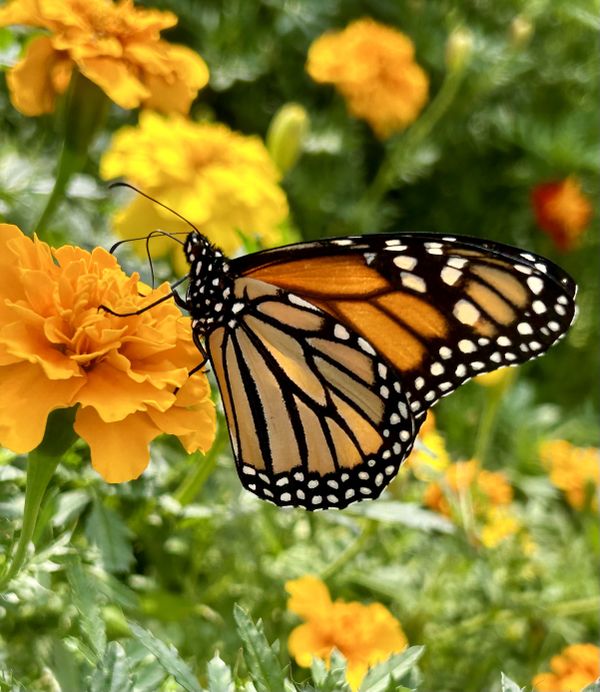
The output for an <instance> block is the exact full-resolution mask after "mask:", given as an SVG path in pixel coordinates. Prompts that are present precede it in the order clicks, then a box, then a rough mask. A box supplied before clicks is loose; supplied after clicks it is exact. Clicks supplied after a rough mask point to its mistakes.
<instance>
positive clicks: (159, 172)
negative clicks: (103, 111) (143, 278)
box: [100, 112, 289, 273]
mask: <svg viewBox="0 0 600 692" xmlns="http://www.w3.org/2000/svg"><path fill="white" fill-rule="evenodd" d="M100 174H101V175H102V177H103V178H105V179H110V178H115V177H119V176H123V177H125V178H126V179H127V180H129V181H130V182H132V183H134V184H135V185H136V186H137V187H139V188H140V189H142V190H143V191H144V192H145V193H147V194H150V195H152V197H155V198H156V199H158V200H160V201H161V202H162V203H163V204H166V205H168V206H169V207H171V208H172V209H175V210H177V211H178V212H179V213H180V214H182V215H183V216H184V217H185V218H186V219H189V220H190V221H191V222H192V223H193V224H195V225H196V226H197V227H198V228H200V229H201V230H202V233H204V234H205V235H207V236H208V237H209V238H210V239H211V240H212V241H213V242H215V243H216V244H217V245H218V246H219V247H220V248H221V249H222V250H223V251H224V252H225V253H226V254H232V253H234V252H235V251H236V250H238V249H239V248H240V246H241V245H242V238H241V237H240V233H239V232H240V231H241V232H242V233H243V234H245V235H247V236H256V237H258V238H260V239H261V241H262V243H263V244H265V245H273V244H277V243H279V242H280V240H281V228H280V226H281V224H282V223H283V222H284V221H285V220H286V219H287V216H288V211H289V210H288V205H287V199H286V196H285V193H284V192H283V190H282V189H281V187H280V186H279V180H280V178H281V174H280V173H279V171H278V169H277V168H276V166H275V164H274V163H273V161H272V160H271V157H270V156H269V153H268V151H267V149H266V147H265V145H264V144H263V142H262V140H261V139H260V138H259V137H252V136H246V135H242V134H239V133H238V132H234V131H232V130H230V129H229V128H228V127H227V126H225V125H221V124H216V123H195V122H192V121H190V120H188V119H186V118H183V117H181V116H177V115H172V116H170V117H163V116H160V115H158V114H156V113H151V112H144V113H141V114H140V121H139V125H137V126H136V127H123V128H121V129H120V130H118V131H117V132H116V134H115V135H114V137H113V140H112V142H111V145H110V147H109V149H108V150H107V151H106V152H105V154H104V156H103V157H102V161H101V163H100ZM114 226H115V230H116V232H117V233H118V234H119V235H120V236H121V237H123V238H131V237H136V236H139V235H140V229H145V231H146V232H147V231H151V230H154V229H156V228H160V229H163V230H167V231H175V232H177V231H186V232H187V231H189V230H190V229H189V226H187V224H185V223H184V222H183V221H181V220H180V219H178V218H177V217H176V216H175V215H174V214H172V213H170V212H168V211H167V210H166V209H163V208H161V207H160V206H158V205H157V204H153V203H152V202H150V201H148V200H147V199H144V198H143V197H135V198H134V199H133V201H132V202H131V203H130V204H129V205H128V206H127V207H125V208H124V209H123V210H122V211H120V212H118V213H117V215H116V216H115V218H114ZM173 247H174V243H173V242H172V241H171V240H170V239H169V238H164V239H160V238H159V239H157V240H156V242H154V241H153V245H152V249H153V253H154V254H155V255H157V254H161V253H166V252H167V251H169V250H171V249H172V248H173ZM140 250H141V251H143V248H140ZM178 257H179V259H180V260H181V270H182V272H183V273H187V272H188V270H189V267H188V266H187V264H186V263H185V261H184V257H183V253H181V252H180V253H179V254H178Z"/></svg>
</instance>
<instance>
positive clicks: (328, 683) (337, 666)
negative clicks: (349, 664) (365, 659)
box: [311, 650, 350, 692]
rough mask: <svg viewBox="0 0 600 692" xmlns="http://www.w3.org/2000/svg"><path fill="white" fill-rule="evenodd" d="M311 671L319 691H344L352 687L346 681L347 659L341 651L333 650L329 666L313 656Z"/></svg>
mask: <svg viewBox="0 0 600 692" xmlns="http://www.w3.org/2000/svg"><path fill="white" fill-rule="evenodd" d="M311 672H312V678H313V681H314V683H315V684H316V685H317V689H318V691H319V692H343V691H344V690H349V689H350V686H349V685H348V683H347V681H346V659H345V658H344V657H343V656H342V654H340V652H339V651H336V650H334V651H333V652H332V654H331V660H330V662H329V668H328V667H327V666H326V665H325V662H324V661H323V660H321V659H320V658H313V660H312V665H311Z"/></svg>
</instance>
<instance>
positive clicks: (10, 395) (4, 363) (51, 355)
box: [0, 224, 215, 483]
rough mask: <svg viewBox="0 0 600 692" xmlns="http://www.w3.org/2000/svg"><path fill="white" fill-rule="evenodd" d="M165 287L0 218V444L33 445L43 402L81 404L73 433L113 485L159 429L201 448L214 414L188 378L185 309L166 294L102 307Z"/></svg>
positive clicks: (193, 359) (133, 467)
mask: <svg viewBox="0 0 600 692" xmlns="http://www.w3.org/2000/svg"><path fill="white" fill-rule="evenodd" d="M169 290H170V288H169V286H168V285H167V284H164V285H163V286H161V287H160V288H158V289H156V290H155V291H151V290H150V289H149V288H148V287H147V286H144V285H143V284H141V283H140V282H139V280H138V277H137V275H135V274H134V275H133V276H131V277H129V276H127V275H126V274H125V273H124V272H123V271H122V270H121V268H120V267H119V265H118V264H117V261H116V259H115V258H114V257H113V256H112V255H111V254H109V253H108V252H106V250H103V249H102V248H96V249H94V250H93V251H92V252H87V251H85V250H82V249H80V248H77V247H72V246H69V245H65V246H63V247H61V248H58V249H51V248H50V247H49V246H48V245H47V244H46V243H43V242H41V241H39V240H38V239H37V238H34V239H33V240H32V239H31V238H28V237H26V236H24V235H23V234H22V233H21V231H20V230H19V229H18V228H17V227H16V226H10V225H6V224H2V225H0V444H2V445H3V446H5V447H7V448H8V449H11V450H12V451H14V452H17V453H25V452H29V451H31V450H32V449H35V448H36V447H37V446H38V445H39V444H40V442H41V440H42V438H43V436H44V431H45V427H46V420H47V418H48V414H49V413H50V412H51V411H53V410H55V409H59V408H70V407H72V406H78V409H77V413H76V417H75V426H74V427H75V432H76V433H77V434H78V435H80V436H81V437H82V438H83V439H84V440H85V441H86V442H87V443H88V444H89V446H90V451H91V458H92V465H93V466H94V468H95V469H96V470H97V471H98V472H99V473H100V474H101V475H102V477H103V478H104V479H105V480H107V481H108V482H111V483H117V482H121V481H127V480H130V479H132V478H137V477H138V476H139V475H140V474H141V473H142V471H143V470H144V469H145V468H146V466H147V465H148V461H149V451H148V444H149V443H150V441H151V440H153V439H154V438H155V437H157V436H158V435H160V434H162V433H169V434H172V435H177V436H178V437H179V439H180V440H181V442H182V444H183V446H184V447H185V448H186V450H187V451H188V452H192V451H194V450H197V449H202V450H206V449H208V448H209V447H210V445H211V444H212V441H213V438H214V433H215V411H214V406H213V404H212V402H211V400H210V389H209V385H208V381H207V379H206V376H205V375H204V374H203V373H200V372H198V373H196V374H194V375H193V376H192V377H189V375H188V373H189V371H190V370H191V369H192V368H194V367H195V366H196V365H197V364H198V359H199V354H198V351H197V350H196V348H195V347H194V345H193V343H192V339H191V329H190V320H189V318H187V317H183V316H182V315H181V313H180V312H179V310H178V309H177V308H176V307H175V305H174V304H173V302H172V301H165V302H163V303H161V304H160V305H157V306H155V307H153V308H152V309H150V310H148V311H146V312H144V313H142V314H141V315H136V316H131V317H116V316H113V315H110V314H109V313H107V312H106V311H104V310H102V309H100V308H99V306H100V305H106V306H107V307H110V308H111V309H112V310H114V311H116V312H131V311H134V310H139V309H140V308H142V307H144V306H145V305H148V304H150V303H152V302H153V301H155V300H157V299H158V298H160V297H161V296H163V295H165V294H167V293H168V292H169ZM139 293H142V294H144V295H145V297H140V296H139ZM178 387H180V389H179V391H178V392H177V393H174V392H175V390H176V389H177V388H178Z"/></svg>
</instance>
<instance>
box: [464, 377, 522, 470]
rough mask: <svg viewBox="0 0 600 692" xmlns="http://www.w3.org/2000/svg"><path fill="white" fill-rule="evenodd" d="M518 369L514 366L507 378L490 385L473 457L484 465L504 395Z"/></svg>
mask: <svg viewBox="0 0 600 692" xmlns="http://www.w3.org/2000/svg"><path fill="white" fill-rule="evenodd" d="M516 372H517V371H516V370H515V369H514V368H512V369H511V370H510V371H508V372H507V373H506V376H505V378H504V379H503V380H502V381H501V382H500V383H498V384H497V385H495V386H493V387H489V389H488V392H487V394H488V395H487V396H486V400H485V404H484V407H483V411H482V414H481V418H480V419H479V428H478V430H477V437H476V438H475V450H474V452H473V458H474V459H476V460H477V461H478V462H479V463H480V464H481V465H482V466H485V462H486V459H487V455H488V452H489V448H490V443H491V441H492V439H493V437H494V430H495V428H496V422H497V419H498V411H499V410H500V405H501V404H502V400H503V399H504V395H505V394H506V391H507V390H508V389H509V387H511V386H512V383H513V382H514V380H515V377H516Z"/></svg>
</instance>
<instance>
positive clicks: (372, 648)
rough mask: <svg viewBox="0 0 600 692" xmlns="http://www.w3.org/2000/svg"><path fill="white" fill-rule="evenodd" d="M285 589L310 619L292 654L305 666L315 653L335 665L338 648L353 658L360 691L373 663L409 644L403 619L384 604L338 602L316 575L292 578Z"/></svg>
mask: <svg viewBox="0 0 600 692" xmlns="http://www.w3.org/2000/svg"><path fill="white" fill-rule="evenodd" d="M285 588H286V590H287V592H288V593H289V594H290V598H289V600H288V605H287V607H288V610H291V611H292V612H293V613H296V615H299V616H300V617H301V618H303V619H304V620H306V623H305V624H303V625H299V626H298V627H296V628H295V629H293V630H292V632H291V633H290V636H289V639H288V649H289V651H290V654H291V655H292V656H293V657H294V658H295V659H296V662H297V663H298V665H300V666H302V667H304V668H308V667H310V665H311V663H312V659H313V657H316V658H320V659H323V660H324V661H325V662H326V663H327V664H328V665H329V659H330V656H331V653H332V651H333V649H337V650H338V651H339V652H340V653H341V654H342V655H343V656H344V657H345V659H346V661H347V669H346V678H347V680H348V684H349V685H350V687H351V688H352V690H357V689H358V688H359V686H360V683H361V682H362V679H363V678H364V677H365V675H366V674H367V672H368V670H369V668H370V667H371V666H373V665H375V664H377V663H381V662H383V661H385V660H387V659H388V658H389V657H390V656H391V655H392V654H394V653H399V652H400V651H403V650H404V649H405V648H406V647H407V646H408V642H407V640H406V636H405V635H404V632H403V631H402V628H401V627H400V623H399V622H398V621H397V620H396V619H395V618H394V616H393V615H392V614H391V613H390V611H389V610H388V609H387V608H386V607H385V606H383V605H381V603H371V604H370V605H363V604H362V603H358V602H356V601H352V602H350V603H347V602H345V601H342V600H337V601H332V600H331V597H330V595H329V590H328V589H327V586H326V585H325V584H324V583H323V582H322V581H321V580H320V579H318V578H317V577H313V576H305V577H301V578H300V579H293V580H292V581H288V582H287V583H286V585H285Z"/></svg>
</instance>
